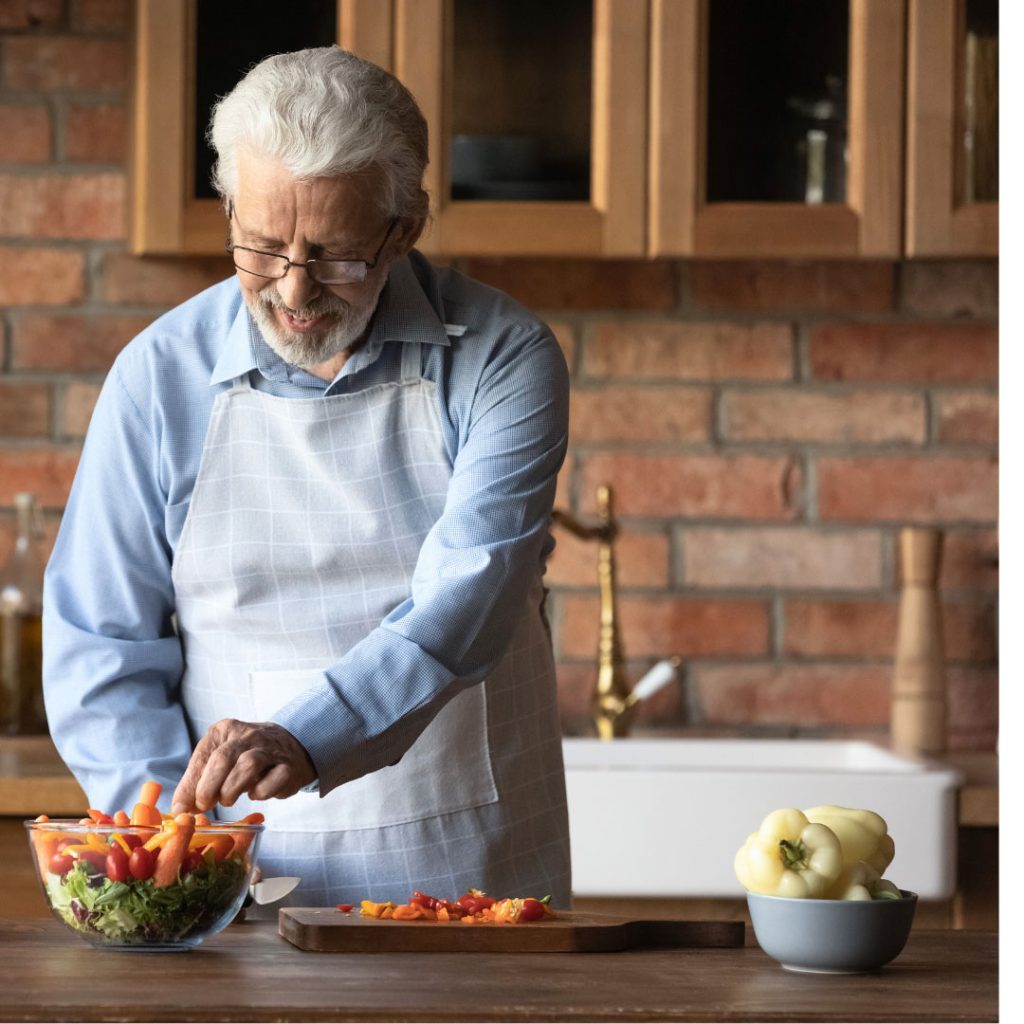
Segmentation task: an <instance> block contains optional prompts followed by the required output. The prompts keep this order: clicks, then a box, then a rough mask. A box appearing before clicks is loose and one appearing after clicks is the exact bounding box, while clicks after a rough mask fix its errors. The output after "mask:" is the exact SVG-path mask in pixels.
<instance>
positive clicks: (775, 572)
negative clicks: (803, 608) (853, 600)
mask: <svg viewBox="0 0 1024 1024" xmlns="http://www.w3.org/2000/svg"><path fill="white" fill-rule="evenodd" d="M683 565H684V570H683V579H684V582H685V583H686V584H688V585H690V586H700V587H809V588H811V587H835V588H842V589H849V590H860V589H865V588H877V587H878V586H879V585H880V584H881V582H882V544H881V536H880V534H879V533H877V532H875V531H874V530H842V531H836V530H815V529H810V528H807V527H792V528H790V527H782V528H777V527H767V528H764V527H762V528H744V529H726V528H722V529H719V528H713V529H710V528H701V527H694V528H692V529H688V530H686V531H685V532H684V533H683Z"/></svg>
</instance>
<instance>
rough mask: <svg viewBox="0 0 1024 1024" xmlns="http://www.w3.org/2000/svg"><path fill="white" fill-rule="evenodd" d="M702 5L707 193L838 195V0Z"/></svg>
mask: <svg viewBox="0 0 1024 1024" xmlns="http://www.w3.org/2000/svg"><path fill="white" fill-rule="evenodd" d="M707 6H708V46H707V69H708V70H707V87H708V103H707V130H706V139H707V165H706V172H707V186H706V196H707V201H708V202H710V203H727V202H758V203H765V202H796V203H841V202H844V201H845V199H846V129H847V100H846V97H847V79H848V73H847V64H848V57H847V53H848V42H849V19H850V11H849V2H848V0H710V2H709V3H708V5H707Z"/></svg>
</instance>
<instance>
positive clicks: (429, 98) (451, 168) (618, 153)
mask: <svg viewBox="0 0 1024 1024" xmlns="http://www.w3.org/2000/svg"><path fill="white" fill-rule="evenodd" d="M647 16H648V4H647V0H558V2H557V3H551V2H550V0H515V2H510V0H395V5H394V15H393V17H394V67H393V70H394V71H395V73H396V74H397V75H398V77H399V78H400V79H401V80H402V81H403V82H404V83H405V84H406V86H408V88H409V89H410V90H411V91H412V93H413V95H415V97H416V99H417V101H418V102H419V104H420V106H421V107H422V109H423V112H424V114H425V116H426V118H427V121H428V123H429V125H430V165H429V167H428V168H427V189H428V191H429V192H430V195H431V215H432V222H431V224H430V225H429V226H428V228H427V231H426V232H425V234H424V236H423V238H422V239H421V240H420V243H419V245H420V248H421V249H423V250H424V251H425V252H428V253H434V254H444V255H458V254H494V255H590V256H601V255H619V256H642V255H643V254H644V244H645V240H644V229H645V223H644V222H645V217H644V174H645V171H644V167H645V152H644V150H645V135H646V129H645V116H646V91H647V79H646V67H647V64H646V60H647V32H648V28H647Z"/></svg>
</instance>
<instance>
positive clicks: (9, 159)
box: [0, 103, 50, 164]
mask: <svg viewBox="0 0 1024 1024" xmlns="http://www.w3.org/2000/svg"><path fill="white" fill-rule="evenodd" d="M0 139H3V149H2V151H0V163H6V164H34V163H45V162H46V161H47V160H49V159H50V111H49V110H48V109H47V108H46V107H44V106H43V105H42V104H41V103H31V104H30V103H4V104H2V105H0Z"/></svg>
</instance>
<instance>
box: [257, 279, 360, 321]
mask: <svg viewBox="0 0 1024 1024" xmlns="http://www.w3.org/2000/svg"><path fill="white" fill-rule="evenodd" d="M255 298H256V301H257V302H258V303H259V304H260V305H261V306H265V307H266V308H268V309H280V310H283V311H284V312H285V313H287V314H288V315H289V316H293V317H295V318H296V319H298V320H311V319H313V318H314V317H318V316H331V315H339V314H344V313H347V312H348V311H349V310H350V309H351V304H350V303H348V302H346V301H345V300H344V299H342V298H339V297H338V296H337V295H332V294H331V293H330V292H325V293H323V294H321V295H318V296H317V297H316V298H315V299H313V300H312V301H310V302H307V303H306V304H305V305H304V306H302V307H300V308H299V309H292V308H291V306H289V305H288V303H287V302H285V301H284V299H282V298H281V296H280V294H279V293H278V290H277V288H276V287H272V288H264V289H263V290H262V291H259V292H257V293H256V296H255Z"/></svg>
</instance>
